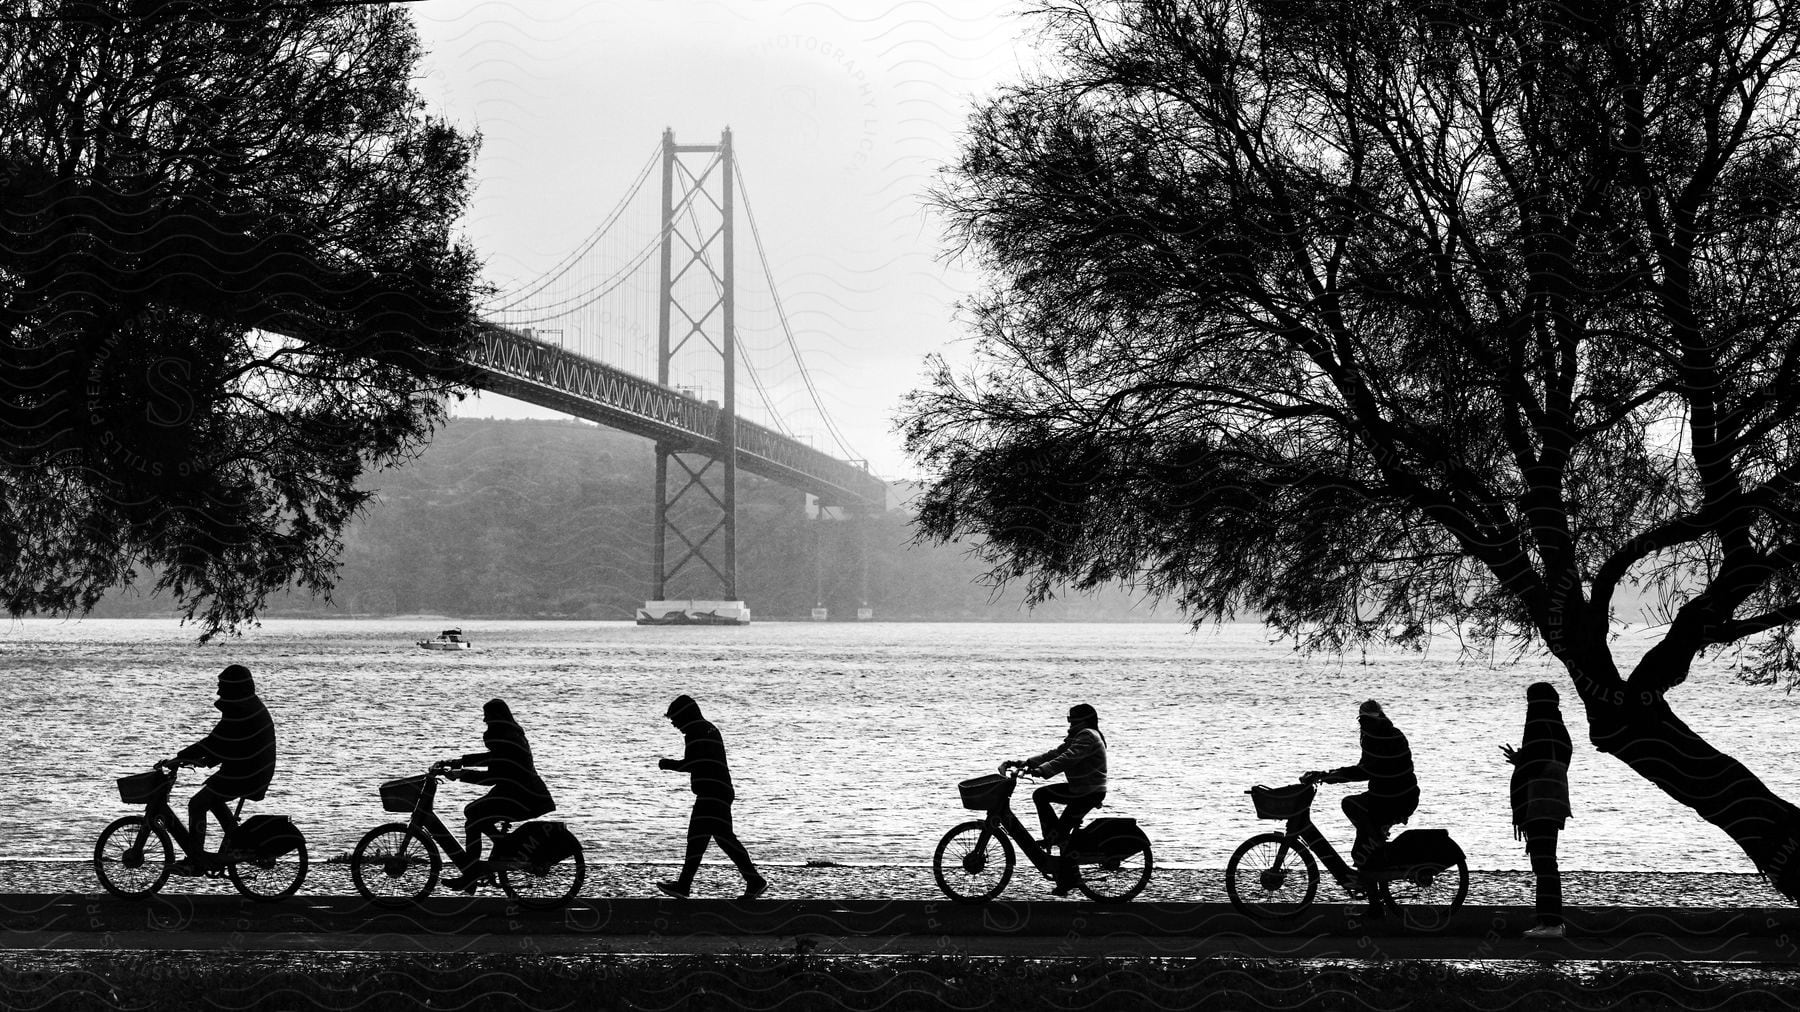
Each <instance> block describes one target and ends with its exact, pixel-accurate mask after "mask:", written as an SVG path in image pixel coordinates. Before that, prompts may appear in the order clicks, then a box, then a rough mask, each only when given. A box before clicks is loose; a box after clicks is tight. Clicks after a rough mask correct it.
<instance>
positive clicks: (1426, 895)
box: [1375, 858, 1469, 931]
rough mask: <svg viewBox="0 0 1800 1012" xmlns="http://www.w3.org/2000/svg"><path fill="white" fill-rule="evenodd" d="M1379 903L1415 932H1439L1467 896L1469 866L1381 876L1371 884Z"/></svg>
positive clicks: (1418, 868)
mask: <svg viewBox="0 0 1800 1012" xmlns="http://www.w3.org/2000/svg"><path fill="white" fill-rule="evenodd" d="M1375 888H1376V890H1377V891H1378V892H1379V893H1380V895H1381V900H1382V903H1384V904H1385V905H1386V906H1388V907H1390V908H1392V909H1393V910H1395V911H1396V912H1397V913H1399V915H1400V919H1401V922H1402V923H1403V924H1405V925H1406V926H1407V927H1408V928H1411V929H1413V930H1415V931H1442V930H1443V929H1444V928H1446V927H1448V926H1449V924H1450V915H1451V914H1454V913H1456V911H1457V909H1458V908H1459V907H1461V906H1462V903H1463V900H1464V899H1466V898H1467V897H1468V895H1469V864H1468V862H1467V861H1465V860H1463V859H1462V858H1458V859H1457V860H1456V863H1455V864H1450V865H1437V864H1421V865H1418V866H1416V867H1411V868H1400V869H1395V870H1393V871H1391V872H1385V873H1383V874H1382V876H1381V878H1380V880H1379V881H1377V882H1376V883H1375Z"/></svg>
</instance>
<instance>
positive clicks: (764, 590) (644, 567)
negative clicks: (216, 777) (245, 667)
mask: <svg viewBox="0 0 1800 1012" xmlns="http://www.w3.org/2000/svg"><path fill="white" fill-rule="evenodd" d="M654 476H655V456H654V451H653V447H652V444H651V443H650V442H649V441H647V440H644V439H640V438H637V437H635V436H630V435H626V434H624V433H621V432H617V431H615V430H611V429H604V428H600V427H597V426H594V425H590V424H587V423H584V422H576V421H508V420H490V419H459V420H456V421H453V422H452V423H451V424H450V425H448V426H447V427H445V428H444V429H443V430H441V431H440V432H439V433H438V434H437V436H436V438H435V439H434V440H433V441H432V443H431V445H430V446H429V447H428V448H427V449H425V450H424V451H423V452H422V453H421V454H420V455H419V456H418V458H417V459H415V460H412V461H409V462H407V463H406V464H405V465H403V466H401V467H399V468H395V469H391V470H388V471H384V472H381V473H379V474H377V475H373V476H371V478H370V480H369V481H368V487H369V488H371V489H374V490H376V492H377V495H376V498H375V499H374V500H373V501H372V502H371V503H370V505H369V507H368V508H367V509H366V510H365V511H364V513H363V514H362V515H361V516H360V517H359V518H358V519H357V520H356V521H355V522H354V523H353V524H352V525H351V527H350V529H349V530H348V532H347V534H346V537H345V546H344V555H343V566H342V569H341V575H340V579H339V581H338V586H337V589H336V591H335V592H334V593H333V595H332V601H331V602H330V603H324V602H319V601H315V600H312V599H310V598H307V597H304V596H301V595H292V596H289V597H287V598H285V599H282V600H280V601H277V602H275V603H274V605H275V606H274V607H272V608H271V609H270V610H269V612H268V614H269V615H369V616H384V615H402V614H435V615H446V616H455V617H462V618H477V617H543V618H583V619H629V618H631V617H632V616H633V615H634V614H635V613H636V609H637V608H638V606H639V605H641V604H642V603H643V602H644V600H645V599H646V598H647V597H649V596H650V594H651V591H652V588H651V534H652V522H653V519H654V517H653V508H654V499H653V484H654ZM738 505H739V509H738V589H739V594H740V596H741V597H742V598H743V599H744V600H745V601H746V602H748V603H749V605H750V607H751V609H752V612H753V613H754V614H755V615H756V616H758V617H759V618H764V619H784V618H805V617H807V616H808V615H809V614H810V612H811V609H812V607H813V605H814V604H815V603H823V604H825V605H826V606H827V607H828V608H829V609H830V610H831V615H832V617H833V618H834V619H836V618H847V617H849V616H851V615H854V614H855V609H856V607H857V605H858V604H859V603H862V602H865V601H866V602H867V603H868V605H869V606H870V607H872V608H873V609H874V612H875V616H876V617H877V618H878V619H886V620H987V621H994V620H1000V621H1006V620H1023V619H1032V620H1047V621H1050V620H1088V621H1120V620H1144V619H1163V620H1169V619H1172V618H1173V609H1170V608H1166V607H1165V608H1161V609H1152V608H1151V607H1150V606H1149V605H1147V604H1142V603H1140V602H1137V601H1135V600H1134V599H1133V598H1131V597H1130V596H1129V595H1126V594H1124V593H1123V592H1114V593H1108V594H1102V595H1093V596H1089V595H1080V596H1076V597H1074V598H1071V599H1067V600H1058V601H1053V602H1051V603H1050V604H1048V605H1046V606H1043V607H1040V608H1038V609H1037V610H1036V611H1035V612H1030V613H1027V612H1026V611H1025V610H1024V609H1023V607H1022V606H1021V604H1020V595H1019V594H1017V593H1016V592H1013V593H1009V594H1007V595H1003V596H1001V597H999V598H994V597H993V595H992V594H991V593H990V590H989V588H988V587H986V586H984V585H982V584H981V583H980V582H979V580H980V576H981V572H982V568H981V567H980V566H979V565H977V564H975V563H974V562H972V561H971V560H970V559H969V558H968V557H967V555H966V551H965V548H964V547H963V546H959V545H949V546H942V547H922V546H917V545H914V544H913V543H912V530H911V528H910V526H909V520H910V514H909V513H908V512H907V511H906V510H905V509H903V508H902V509H896V510H892V511H890V512H888V513H887V514H885V515H882V516H879V517H873V518H863V519H860V520H853V521H848V522H846V521H842V520H826V521H818V520H809V519H807V517H806V506H805V497H804V496H803V495H802V494H800V493H798V492H795V491H792V490H790V489H786V488H783V487H781V486H779V485H776V484H774V483H772V482H768V481H765V480H763V479H760V478H757V477H755V476H752V475H745V474H743V473H742V472H740V477H739V487H738ZM670 551H671V557H672V558H673V556H674V553H676V552H677V551H678V549H677V547H676V545H675V542H674V540H673V539H671V546H670ZM865 552H866V555H867V570H866V578H865V576H864V570H863V567H862V566H861V565H860V564H859V561H860V560H859V556H860V554H861V553H865ZM693 568H697V566H695V567H691V568H690V572H692V570H693ZM695 575H699V574H695ZM686 576H687V574H683V577H682V578H678V579H677V580H675V581H674V582H672V584H671V586H670V587H669V589H668V594H667V596H669V597H671V598H680V597H689V596H693V597H711V596H714V594H716V590H713V589H711V588H709V587H706V586H704V585H703V584H701V583H698V582H693V583H688V582H685V577H686ZM714 586H716V584H715V585H714ZM164 610H166V609H165V608H163V607H162V606H161V604H160V602H158V601H155V600H152V599H146V598H145V597H143V596H142V595H138V594H132V593H125V594H115V595H112V596H110V597H109V598H108V599H107V600H106V601H105V602H103V603H102V605H101V607H100V608H98V609H96V614H97V615H110V616H119V615H141V614H154V613H159V612H162V611H164Z"/></svg>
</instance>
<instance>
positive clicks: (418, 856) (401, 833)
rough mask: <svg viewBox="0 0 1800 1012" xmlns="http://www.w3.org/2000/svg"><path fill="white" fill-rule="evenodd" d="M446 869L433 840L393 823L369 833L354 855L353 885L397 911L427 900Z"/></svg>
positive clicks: (400, 823)
mask: <svg viewBox="0 0 1800 1012" xmlns="http://www.w3.org/2000/svg"><path fill="white" fill-rule="evenodd" d="M443 866H444V859H443V858H442V857H440V856H439V855H438V851H437V847H436V845H434V844H433V843H432V842H431V838H430V837H428V836H426V835H425V834H424V833H421V832H419V831H418V830H416V829H414V828H412V827H411V826H408V825H406V824H405V823H403V822H390V823H388V824H387V825H385V826H376V827H375V828H374V829H371V830H369V831H368V832H367V833H365V834H364V835H363V838H362V839H361V840H360V841H358V842H357V844H356V849H355V850H353V851H351V852H350V881H351V882H353V883H355V884H356V891H357V892H359V893H362V894H363V897H364V898H365V899H367V900H368V901H369V902H370V903H374V904H376V905H377V906H384V907H397V906H401V905H403V904H405V903H410V902H414V901H416V900H421V899H424V898H425V895H426V894H427V893H429V892H431V888H432V887H433V886H435V885H437V880H438V872H440V871H441V870H443Z"/></svg>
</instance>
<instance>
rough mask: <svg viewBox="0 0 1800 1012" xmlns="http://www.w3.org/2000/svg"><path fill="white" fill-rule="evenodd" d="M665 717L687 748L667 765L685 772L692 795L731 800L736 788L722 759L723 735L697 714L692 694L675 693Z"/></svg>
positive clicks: (698, 712) (735, 793) (723, 758)
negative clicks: (677, 694) (680, 694)
mask: <svg viewBox="0 0 1800 1012" xmlns="http://www.w3.org/2000/svg"><path fill="white" fill-rule="evenodd" d="M668 715H669V719H670V720H671V721H673V722H674V724H675V727H676V728H677V729H679V730H680V731H681V735H682V737H683V738H685V739H687V749H686V750H685V751H684V752H683V754H682V757H681V758H680V759H676V760H673V761H671V762H669V763H668V764H667V768H669V769H672V770H677V771H679V772H683V773H686V774H688V785H689V786H690V787H691V788H692V789H693V791H694V796H695V797H700V798H712V799H718V800H724V801H731V800H733V799H734V798H736V797H737V791H736V790H735V789H734V788H733V787H732V785H731V768H730V767H729V766H727V765H726V762H725V739H724V738H723V737H722V736H720V734H719V729H718V728H716V727H714V726H713V724H712V721H710V720H707V719H706V718H705V717H703V716H701V715H700V704H699V703H696V702H694V700H693V698H692V697H689V696H685V695H683V696H677V697H675V701H674V702H673V703H670V704H669V714H668Z"/></svg>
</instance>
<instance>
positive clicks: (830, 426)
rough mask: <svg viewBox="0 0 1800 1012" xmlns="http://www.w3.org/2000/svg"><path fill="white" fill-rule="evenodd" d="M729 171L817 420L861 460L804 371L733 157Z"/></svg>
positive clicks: (846, 452)
mask: <svg viewBox="0 0 1800 1012" xmlns="http://www.w3.org/2000/svg"><path fill="white" fill-rule="evenodd" d="M732 171H733V174H734V175H736V177H737V185H738V193H739V194H740V195H741V196H742V198H743V203H744V217H745V219H747V220H748V221H749V222H750V239H751V242H752V243H753V244H754V245H755V246H756V258H757V260H758V261H759V262H760V263H761V264H762V269H763V279H764V280H765V281H767V282H768V285H769V298H770V299H771V301H773V302H774V304H775V317H776V319H778V320H779V321H780V322H781V332H782V334H783V336H784V337H785V338H786V339H787V346H788V351H789V353H790V354H791V355H792V356H793V359H794V365H795V368H796V369H797V371H798V372H799V374H800V381H801V383H803V384H804V385H805V386H806V392H807V395H808V396H809V397H811V398H812V403H813V407H815V408H817V409H818V412H819V419H820V420H821V421H822V422H824V424H825V429H826V431H827V432H828V433H830V435H831V439H832V442H834V443H836V444H837V448H838V450H839V451H840V452H842V453H843V455H844V456H845V457H846V458H847V459H852V460H860V459H865V458H862V457H861V455H859V454H858V453H857V452H856V451H855V450H853V449H851V447H850V444H849V442H848V440H846V439H845V438H844V434H843V433H842V432H841V431H839V430H838V427H837V425H836V424H835V423H834V422H832V420H831V415H830V413H829V412H827V411H826V410H825V404H824V402H823V401H822V400H820V398H819V388H818V387H817V386H816V385H814V383H813V379H812V373H810V372H808V371H807V368H806V360H805V359H804V358H802V357H801V355H800V346H799V344H798V343H797V342H796V341H795V340H794V329H793V327H792V326H791V325H790V324H789V323H788V316H787V309H786V308H785V307H784V306H783V305H782V304H781V292H780V290H779V289H777V288H776V287H775V276H774V273H773V272H772V271H770V269H769V256H768V253H767V251H765V250H764V249H763V242H762V232H761V231H760V230H758V228H757V227H756V210H755V209H754V208H753V207H752V206H751V204H750V188H749V187H748V186H746V185H745V184H744V172H743V169H742V167H741V164H740V163H739V162H738V161H737V160H734V161H733V164H732ZM757 389H758V390H759V391H760V390H761V389H762V387H761V384H758V385H757ZM767 400H768V399H767V395H766V394H765V395H764V403H765V404H766V403H767ZM774 411H775V409H774V406H773V405H770V406H769V412H770V414H771V415H773V414H774Z"/></svg>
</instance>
